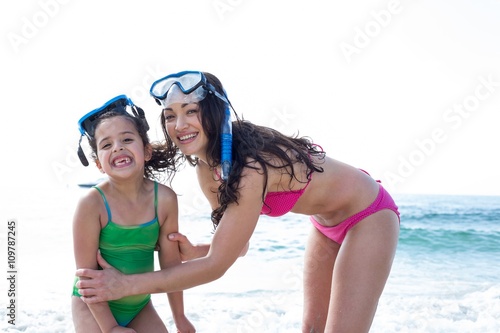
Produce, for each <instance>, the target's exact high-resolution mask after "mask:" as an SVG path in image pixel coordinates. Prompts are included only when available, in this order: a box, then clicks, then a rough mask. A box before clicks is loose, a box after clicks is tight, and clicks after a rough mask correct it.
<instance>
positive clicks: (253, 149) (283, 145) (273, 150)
mask: <svg viewBox="0 0 500 333" xmlns="http://www.w3.org/2000/svg"><path fill="white" fill-rule="evenodd" d="M204 74H205V76H206V78H207V81H208V83H210V84H211V85H213V86H214V87H215V89H216V90H217V92H219V93H220V94H223V95H225V93H224V89H223V87H222V83H221V82H220V81H219V79H218V78H217V77H215V76H214V75H213V74H210V73H204ZM226 97H227V96H226ZM199 105H200V110H201V112H200V117H201V118H200V120H201V125H202V127H203V130H204V132H205V134H206V136H207V138H208V145H207V154H206V156H207V163H208V165H209V166H210V167H211V168H215V167H217V166H218V165H219V164H220V161H221V142H220V140H221V139H220V138H221V130H222V126H221V124H222V121H223V119H224V112H225V108H226V105H225V103H224V102H223V101H222V100H221V99H220V98H218V97H217V96H215V95H214V94H212V93H209V94H207V97H205V99H203V100H202V101H201V102H200V103H199ZM234 115H235V121H233V149H232V158H233V161H232V169H231V172H230V174H229V178H228V180H227V181H225V182H221V185H220V186H219V188H218V190H217V197H218V202H219V205H220V206H219V207H218V208H216V209H214V210H213V211H212V223H213V224H214V228H216V227H217V225H218V224H219V221H220V219H221V218H222V216H223V215H224V211H225V210H226V208H227V206H228V205H229V204H232V203H238V199H239V185H240V180H241V173H242V171H243V169H244V168H245V167H247V168H253V169H260V170H262V172H263V174H264V179H265V183H264V186H263V188H262V202H264V199H265V194H266V187H267V179H268V169H269V168H276V169H283V170H284V172H285V173H287V174H288V175H289V176H290V183H291V181H292V180H293V179H296V180H298V181H301V180H300V179H299V178H298V177H297V175H296V174H295V172H294V168H293V165H294V163H296V162H301V163H304V164H305V165H306V166H307V169H308V171H307V178H308V179H309V178H310V176H311V174H312V173H313V172H314V171H316V172H323V168H321V167H320V166H318V165H316V164H315V163H313V162H312V157H313V156H319V157H320V159H323V158H324V155H325V153H324V152H323V150H322V149H321V148H320V147H319V146H317V145H314V144H313V143H312V141H311V139H310V138H308V137H298V135H295V136H286V135H284V134H282V133H280V132H278V131H276V130H274V129H272V128H269V127H264V126H259V125H255V124H252V123H251V122H248V121H245V120H243V119H240V118H239V117H238V115H237V114H236V113H234ZM161 122H162V129H163V133H164V135H165V138H166V147H167V148H166V149H167V150H168V151H169V154H170V155H172V154H174V153H175V154H176V155H177V157H176V164H177V163H183V162H184V161H186V160H187V161H188V163H189V164H191V165H193V166H195V165H196V164H197V163H198V159H197V158H195V157H193V156H186V155H183V154H182V153H181V152H180V150H178V148H177V147H176V146H175V145H174V143H173V142H172V140H171V139H170V138H169V136H168V134H167V129H166V126H165V118H164V116H163V113H162V116H161ZM275 161H279V162H275ZM253 162H257V164H259V165H260V168H256V167H254V166H251V165H250V164H252V163H253Z"/></svg>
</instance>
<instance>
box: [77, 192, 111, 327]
mask: <svg viewBox="0 0 500 333" xmlns="http://www.w3.org/2000/svg"><path fill="white" fill-rule="evenodd" d="M95 194H96V193H92V191H91V192H89V194H87V195H86V196H85V197H83V198H82V199H81V200H80V202H79V204H78V206H77V208H76V211H75V215H74V218H73V247H74V255H75V262H76V267H77V268H82V267H86V268H92V269H97V261H96V257H95V253H96V252H97V250H98V248H99V235H100V232H101V223H100V220H99V218H100V214H99V209H97V208H96V207H100V205H102V202H101V200H102V199H101V198H100V197H99V196H96V195H95ZM88 307H89V309H90V311H91V313H92V315H93V316H94V318H95V320H96V322H97V324H98V325H99V327H100V328H101V330H102V331H103V332H108V331H110V330H111V328H113V327H115V326H118V323H117V322H116V320H115V318H114V317H113V314H112V313H111V310H110V309H109V306H108V303H107V302H101V303H96V304H89V305H88ZM81 315H86V313H85V314H81Z"/></svg>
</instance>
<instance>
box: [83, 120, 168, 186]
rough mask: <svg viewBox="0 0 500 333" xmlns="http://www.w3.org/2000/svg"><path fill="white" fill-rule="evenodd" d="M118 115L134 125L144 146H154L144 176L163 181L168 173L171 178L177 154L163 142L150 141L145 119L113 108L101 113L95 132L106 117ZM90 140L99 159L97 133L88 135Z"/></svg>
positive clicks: (94, 154) (94, 153) (93, 151)
mask: <svg viewBox="0 0 500 333" xmlns="http://www.w3.org/2000/svg"><path fill="white" fill-rule="evenodd" d="M118 116H122V117H124V118H125V119H127V120H128V121H130V122H131V123H132V124H133V125H134V127H135V129H136V130H137V132H138V133H139V136H140V137H141V139H142V143H143V145H144V147H146V146H147V145H148V144H151V146H152V147H153V149H152V154H151V159H150V160H149V161H145V164H144V177H145V178H149V179H155V180H158V181H160V182H161V181H163V180H164V178H165V175H166V177H167V179H170V180H171V179H172V175H173V174H174V172H175V163H174V157H175V154H174V155H172V154H171V152H170V151H169V150H168V149H167V148H166V146H165V144H162V143H160V142H153V143H150V142H149V136H148V125H147V123H146V122H145V120H143V119H140V118H137V117H133V116H132V115H129V114H128V113H122V112H116V111H113V110H111V111H107V112H104V113H103V114H101V115H99V117H98V118H97V119H96V122H95V126H94V131H93V132H94V133H95V129H96V128H97V126H99V124H100V123H101V122H102V121H103V120H104V119H110V118H113V117H118ZM88 140H89V145H90V147H91V148H92V158H93V159H94V160H97V142H96V139H95V135H92V136H88Z"/></svg>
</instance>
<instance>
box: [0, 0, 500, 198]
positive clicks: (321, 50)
mask: <svg viewBox="0 0 500 333" xmlns="http://www.w3.org/2000/svg"><path fill="white" fill-rule="evenodd" d="M353 3H354V4H351V3H348V2H347V1H343V2H335V3H330V2H329V1H290V0H286V1H285V0H281V1H264V0H254V1H243V0H215V1H214V0H192V1H167V0H145V1H118V0H114V1H96V0H90V1H78V0H64V1H63V0H38V1H33V0H24V1H9V2H2V4H1V5H0V7H1V8H0V22H1V23H0V24H1V27H2V42H1V43H2V48H1V50H2V57H1V58H2V59H3V60H2V62H1V63H0V69H1V74H0V84H1V91H2V97H1V101H2V106H3V112H4V121H3V122H2V131H1V133H0V136H1V137H0V139H1V142H2V152H3V157H2V160H3V163H2V164H3V166H2V169H3V170H5V171H2V180H1V182H2V185H12V184H19V183H21V184H26V183H27V182H29V183H30V184H34V185H40V186H49V185H50V186H52V185H54V186H55V187H57V186H59V185H67V184H71V183H74V182H76V181H78V180H79V179H82V177H84V176H85V177H87V176H91V177H94V176H98V173H97V171H96V170H95V168H93V167H92V166H91V167H88V168H86V169H85V168H84V167H83V166H81V165H80V164H79V162H78V159H77V157H76V147H77V142H78V138H79V132H78V129H77V125H76V123H77V121H78V119H79V118H80V117H81V116H82V115H83V114H85V113H87V112H88V111H90V110H91V109H94V108H96V107H98V106H100V105H101V104H103V103H104V102H105V101H107V100H108V99H110V98H112V97H114V96H116V95H119V94H122V93H125V94H127V95H129V97H131V98H132V100H133V101H134V102H135V103H136V104H138V105H140V106H141V107H143V108H144V109H145V110H146V113H147V114H148V119H149V121H150V125H152V127H153V132H152V133H151V136H152V137H153V138H156V137H160V135H159V133H160V132H159V120H158V116H159V111H160V110H159V108H158V107H157V106H156V104H155V103H154V101H153V100H152V99H151V98H150V97H149V96H148V91H149V87H150V85H151V83H152V82H153V80H155V79H158V78H160V77H162V76H164V75H166V74H169V73H171V72H177V71H181V70H202V71H208V72H212V73H213V74H215V75H216V76H218V77H219V78H220V79H221V81H222V82H223V84H224V85H225V88H226V90H227V92H228V95H229V98H230V99H231V102H232V103H233V105H234V107H235V109H236V111H237V112H238V113H239V114H240V115H243V116H244V117H245V118H246V119H248V120H251V121H253V122H255V123H259V124H262V125H267V126H272V127H275V128H277V129H281V130H283V131H284V132H285V133H288V134H292V133H295V132H297V131H299V134H301V135H307V136H310V137H312V138H313V139H314V141H315V142H317V143H318V144H320V145H322V146H323V148H324V149H325V150H326V151H327V153H328V154H329V155H330V156H331V157H333V158H336V159H339V160H342V161H344V162H346V163H349V164H352V165H354V166H356V167H360V168H363V169H365V170H367V171H369V172H370V173H371V174H372V175H373V176H374V177H375V178H378V179H382V181H383V184H385V185H386V187H388V188H390V190H391V191H393V192H397V193H426V194H434V193H436V194H485V195H500V176H499V170H500V157H499V155H500V154H499V153H498V148H495V147H497V146H498V143H499V142H500V130H499V126H500V112H499V111H500V38H499V37H500V36H499V32H500V20H499V19H498V18H499V17H500V1H498V0H484V1H472V0H471V1H455V0H454V1H451V0H448V1H436V0H434V1H431V0H421V1H409V0H401V1H387V0H384V1H366V0H364V1H355V2H353ZM388 14H389V15H388ZM488 82H489V83H488ZM188 170H189V169H186V170H184V171H182V172H181V173H185V174H186V175H188V174H189V175H191V174H192V172H190V171H188ZM188 178H189V177H186V176H184V178H182V177H181V178H180V179H181V180H182V179H185V180H186V181H187V180H188ZM189 179H190V178H189ZM186 183H187V182H186ZM181 186H182V184H181Z"/></svg>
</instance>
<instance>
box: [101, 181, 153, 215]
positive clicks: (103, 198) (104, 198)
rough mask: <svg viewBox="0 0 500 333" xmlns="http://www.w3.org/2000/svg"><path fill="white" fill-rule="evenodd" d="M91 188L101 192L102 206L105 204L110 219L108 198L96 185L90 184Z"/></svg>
mask: <svg viewBox="0 0 500 333" xmlns="http://www.w3.org/2000/svg"><path fill="white" fill-rule="evenodd" d="M92 188H95V189H96V190H97V191H99V193H100V194H101V197H102V200H103V201H104V206H106V211H107V212H108V222H109V221H111V209H109V205H108V200H106V196H105V195H104V192H103V191H102V190H101V189H100V188H99V187H97V186H92ZM155 209H156V202H155Z"/></svg>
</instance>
